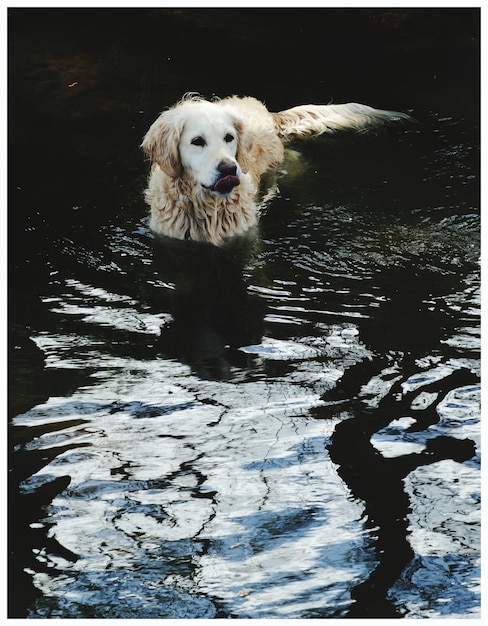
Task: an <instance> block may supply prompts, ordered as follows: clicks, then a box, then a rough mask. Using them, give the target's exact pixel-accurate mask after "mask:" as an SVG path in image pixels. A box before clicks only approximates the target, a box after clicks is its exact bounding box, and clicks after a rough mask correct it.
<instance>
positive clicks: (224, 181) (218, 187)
mask: <svg viewBox="0 0 488 626" xmlns="http://www.w3.org/2000/svg"><path fill="white" fill-rule="evenodd" d="M217 170H218V172H219V174H220V176H219V178H217V180H216V181H215V182H214V184H213V185H212V187H210V189H211V190H212V191H215V192H216V193H220V194H222V195H226V194H228V193H230V192H231V191H232V190H233V189H234V187H237V185H239V184H240V182H241V179H240V178H239V176H238V175H237V165H236V163H235V162H233V161H221V162H220V163H219V165H218V166H217Z"/></svg>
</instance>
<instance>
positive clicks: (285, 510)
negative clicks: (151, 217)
mask: <svg viewBox="0 0 488 626" xmlns="http://www.w3.org/2000/svg"><path fill="white" fill-rule="evenodd" d="M441 12H442V14H443V19H442V20H439V10H437V12H436V11H434V12H431V11H425V10H424V11H420V12H419V11H414V10H412V11H382V10H379V9H378V10H375V11H357V10H349V11H342V12H341V11H330V10H327V11H326V10H323V11H319V12H313V11H298V12H293V13H290V12H288V11H282V10H274V11H272V12H269V11H263V10H258V11H251V12H240V13H239V14H238V13H236V12H233V11H230V12H227V11H225V12H219V11H217V12H215V11H201V12H199V11H190V12H188V11H148V10H146V11H135V12H130V13H127V12H125V11H114V10H110V11H108V12H106V11H101V10H99V11H95V12H91V11H88V12H87V11H81V12H80V11H73V10H72V11H69V12H64V11H55V12H53V11H48V10H41V11H13V12H11V13H10V18H9V21H10V163H11V167H10V184H11V193H10V208H9V215H10V221H9V227H10V233H9V234H10V239H9V244H10V245H9V261H10V262H9V279H10V293H9V328H10V334H9V339H10V341H9V344H10V359H9V361H10V375H9V386H10V420H9V436H10V446H9V451H10V452H9V478H10V481H9V552H10V560H9V582H10V584H9V616H10V617H29V618H91V617H103V618H218V617H224V618H228V617H231V618H319V617H323V618H347V617H409V618H436V617H442V618H445V617H463V618H466V617H468V618H469V617H472V618H476V617H479V616H480V447H479V446H480V382H479V380H480V378H479V377H480V333H479V330H480V328H479V326H480V324H479V288H480V270H479V253H480V233H479V226H480V224H479V119H478V115H477V89H478V81H477V76H478V75H477V64H476V63H477V54H478V52H477V51H478V47H477V45H478V40H477V23H478V13H477V12H476V11H472V10H471V11H470V10H464V11H457V12H454V13H453V12H452V11H446V10H441ZM236 16H237V17H238V18H239V19H237V17H236ZM115 18H116V19H115ZM298 18H299V20H298ZM297 20H298V21H297ZM440 21H442V24H443V26H442V30H441V29H440V28H438V27H437V26H436V24H438V23H440ZM250 24H253V25H254V28H253V29H252V30H250V28H249V26H250ZM297 24H299V28H298V29H297ZM340 32H347V33H348V34H349V35H350V36H349V38H348V41H349V43H350V42H351V41H355V42H356V43H357V48H355V49H354V51H351V50H350V48H349V47H347V46H346V44H345V42H344V40H343V38H341V37H339V33H340ZM182 34H184V35H185V36H186V37H190V39H192V41H193V42H194V44H195V45H197V46H198V45H199V44H202V45H201V47H200V49H201V50H204V51H205V52H202V55H201V56H200V55H199V56H198V59H197V60H193V57H192V55H190V54H189V53H188V52H185V50H184V49H182V47H181V45H180V46H177V45H176V42H177V41H179V38H181V36H182ZM149 35H150V36H149ZM353 35H354V36H353ZM263 41H267V42H272V43H276V44H278V43H279V44H280V45H281V48H280V49H281V50H282V56H281V59H280V60H279V61H277V62H276V67H275V69H274V71H273V70H271V69H269V68H267V69H266V74H264V73H263V67H262V64H260V63H259V61H260V59H261V58H262V54H263V52H264V48H265V46H264V44H263ZM204 42H206V43H207V45H206V47H205V46H203V43H204ZM219 42H223V43H224V44H229V42H234V43H233V45H234V48H233V49H234V50H235V55H234V57H233V58H232V59H229V58H228V56H226V54H225V53H223V52H222V51H221V50H220V48H219V45H218V44H219ZM292 44H293V46H292ZM292 48H293V50H292ZM223 49H224V50H227V48H226V47H225V46H224V48H223ZM266 49H268V47H267V46H266ZM249 50H252V51H253V54H251V55H250V56H249V58H248V57H247V56H246V54H247V51H249ZM358 50H362V52H363V54H362V56H363V62H364V65H363V68H362V69H361V68H358V65H357V55H358ZM332 51H333V52H334V53H335V57H334V58H336V59H339V60H336V61H335V63H334V64H333V66H332V67H330V66H327V65H326V59H327V58H328V54H329V53H331V52H332ZM218 53H220V54H219V55H218V56H216V55H217V54H218ZM353 53H354V54H353ZM216 59H217V60H216ZM190 61H192V62H191V63H190ZM373 62H374V63H373ZM364 67H367V68H371V69H369V70H368V72H366V73H365V71H364ZM236 68H237V69H236ZM372 68H374V70H373V69H372ZM366 74H367V75H366ZM346 77H347V79H346ZM387 77H388V80H386V78H387ZM73 83H77V85H74V86H71V87H69V85H73ZM414 84H415V85H416V88H415V89H414V90H413V89H412V86H413V85H414ZM78 87H79V90H78V91H76V90H77V88H78ZM325 89H327V90H328V91H327V96H326V97H324V95H323V94H324V90H325ZM188 90H200V91H203V92H204V93H206V94H208V95H210V94H211V93H213V92H214V91H215V92H218V93H219V94H220V95H225V94H226V93H236V92H239V93H248V94H252V95H256V96H258V97H261V98H263V99H265V100H266V101H267V102H268V104H269V105H270V106H271V107H272V108H275V107H274V104H276V108H281V107H282V106H283V107H286V106H292V105H294V104H298V103H302V102H307V101H319V100H324V99H325V100H327V99H328V98H329V96H330V94H331V93H332V94H333V95H334V96H335V95H336V94H337V96H338V97H337V101H339V100H344V99H354V100H358V101H363V102H367V103H369V104H374V105H377V106H384V107H391V108H398V109H400V110H410V111H411V113H412V114H413V115H414V116H415V117H416V119H417V123H416V124H414V125H412V126H408V127H401V128H394V129H390V130H388V131H385V132H384V133H381V134H380V135H378V136H372V137H371V136H370V137H362V138H360V139H357V138H351V137H340V138H338V139H337V140H336V141H334V142H325V141H317V142H315V143H309V144H305V145H303V144H296V145H293V146H290V150H289V151H288V153H287V159H286V162H285V164H284V166H283V172H282V173H281V174H280V176H279V178H278V181H277V189H276V190H275V192H274V194H271V195H270V197H269V198H268V200H267V202H266V207H265V209H264V211H263V215H262V218H261V221H260V225H259V229H258V231H256V232H253V233H250V234H249V236H247V237H243V238H240V239H238V240H235V241H233V242H231V243H230V244H229V245H227V246H225V247H224V248H221V249H216V248H212V247H209V246H205V245H195V244H190V243H186V242H171V241H166V242H161V241H159V242H157V241H154V239H153V237H152V235H151V233H150V232H149V230H148V227H147V207H145V205H144V203H143V200H142V195H141V194H142V189H143V187H144V182H145V177H146V174H147V164H145V163H144V160H143V158H142V155H141V154H140V151H139V149H138V145H139V143H140V140H141V137H142V135H143V133H144V131H145V129H146V128H147V126H148V124H149V123H150V121H152V119H153V118H154V116H155V114H156V112H157V111H158V110H160V109H162V108H163V107H164V106H166V105H168V104H170V103H172V102H173V101H174V100H175V99H177V98H178V97H179V96H180V95H181V94H182V93H183V92H184V91H188ZM290 91H293V93H292V94H291V95H292V96H293V100H290V98H291V95H290ZM329 91H330V92H329ZM295 92H296V93H295ZM27 113H28V115H27Z"/></svg>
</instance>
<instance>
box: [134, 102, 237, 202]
mask: <svg viewBox="0 0 488 626" xmlns="http://www.w3.org/2000/svg"><path fill="white" fill-rule="evenodd" d="M241 135H242V122H241V121H240V119H239V117H238V116H237V114H236V112H234V111H233V110H232V109H231V108H229V107H225V106H221V105H218V104H216V103H211V102H203V101H189V102H184V103H183V104H181V105H179V106H177V107H175V108H174V109H170V110H169V111H166V112H165V113H163V114H162V115H160V117H159V118H158V119H157V120H156V121H155V122H154V124H153V125H152V126H151V128H150V129H149V131H148V133H147V135H146V137H145V138H144V142H143V144H142V146H143V148H144V150H145V151H146V153H147V154H148V155H149V156H150V157H151V159H153V160H154V161H156V162H157V163H158V165H159V166H160V168H161V169H162V170H163V171H164V172H166V173H167V174H168V175H169V176H172V177H174V178H176V177H186V178H189V179H191V180H192V181H193V182H194V183H196V185H199V186H200V187H201V188H203V189H205V190H206V191H208V192H209V193H215V194H219V195H226V194H229V193H230V192H231V191H232V189H234V187H236V186H237V185H239V183H240V181H241V177H242V174H243V172H242V169H241V166H240V165H239V163H238V161H237V158H238V152H239V146H240V143H241V141H242V136H241Z"/></svg>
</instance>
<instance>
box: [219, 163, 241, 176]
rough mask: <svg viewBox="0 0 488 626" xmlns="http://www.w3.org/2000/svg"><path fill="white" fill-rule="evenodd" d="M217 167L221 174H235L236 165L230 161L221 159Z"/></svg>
mask: <svg viewBox="0 0 488 626" xmlns="http://www.w3.org/2000/svg"><path fill="white" fill-rule="evenodd" d="M217 169H218V170H219V172H220V173H221V174H222V176H235V175H236V174H237V165H236V164H235V163H233V162H232V161H221V162H220V163H219V164H218V166H217Z"/></svg>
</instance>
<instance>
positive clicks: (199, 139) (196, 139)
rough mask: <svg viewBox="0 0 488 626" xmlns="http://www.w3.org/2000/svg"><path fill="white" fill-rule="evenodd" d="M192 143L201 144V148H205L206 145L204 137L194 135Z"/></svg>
mask: <svg viewBox="0 0 488 626" xmlns="http://www.w3.org/2000/svg"><path fill="white" fill-rule="evenodd" d="M191 145H192V146H199V147H200V148H203V147H204V146H205V145H206V142H205V139H204V138H203V137H194V138H193V139H192V140H191Z"/></svg>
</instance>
